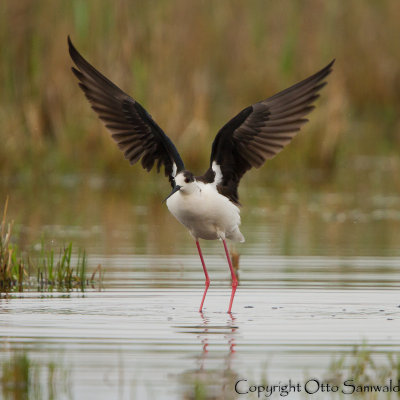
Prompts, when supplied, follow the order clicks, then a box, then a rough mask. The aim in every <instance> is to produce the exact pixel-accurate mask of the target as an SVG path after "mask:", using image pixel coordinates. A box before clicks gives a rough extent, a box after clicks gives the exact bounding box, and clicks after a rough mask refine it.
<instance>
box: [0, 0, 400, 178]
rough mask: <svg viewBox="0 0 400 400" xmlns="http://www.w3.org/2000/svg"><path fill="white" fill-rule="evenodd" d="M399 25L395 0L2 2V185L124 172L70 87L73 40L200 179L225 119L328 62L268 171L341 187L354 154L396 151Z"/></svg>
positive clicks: (399, 119)
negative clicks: (311, 106)
mask: <svg viewBox="0 0 400 400" xmlns="http://www.w3.org/2000/svg"><path fill="white" fill-rule="evenodd" d="M399 16H400V2H398V1H392V0H382V1H379V2H374V1H364V2H357V1H348V2H344V3H343V2H328V1H327V2H321V1H319V0H308V1H289V0H283V1H279V2H275V1H265V0H254V1H251V2H243V1H238V0H235V1H228V0H221V1H218V2H215V1H211V0H206V1H201V2H199V1H186V0H171V1H167V0H162V1H157V2H145V1H142V2H128V1H124V0H117V1H115V2H109V1H108V0H89V1H82V0H71V1H68V2H61V3H60V2H54V1H52V0H42V1H35V0H20V1H17V2H12V1H4V2H1V5H0V27H1V28H0V47H1V49H2V63H1V64H0V81H1V82H2V90H1V91H0V125H1V129H0V140H1V143H2V146H0V168H1V170H2V174H3V176H6V177H9V176H13V175H15V174H27V175H28V176H29V177H30V178H31V179H29V180H30V181H32V180H33V178H35V177H36V178H37V176H38V175H43V174H47V173H48V172H49V171H56V172H58V173H64V172H66V171H68V172H71V171H73V172H82V171H84V172H89V171H97V172H100V173H102V174H109V173H113V172H118V173H122V174H123V173H126V174H127V173H128V171H129V165H128V164H127V163H125V162H124V161H123V157H122V156H121V154H120V153H119V151H118V150H117V148H116V146H114V145H113V143H112V142H111V139H110V138H109V137H108V133H107V132H106V131H105V130H104V129H103V128H102V125H101V123H99V122H98V121H97V118H96V117H95V115H94V113H93V112H92V111H91V110H90V107H89V106H88V104H87V102H86V100H85V99H84V98H83V96H82V93H81V92H80V90H79V89H78V87H77V85H76V81H75V79H74V77H73V76H72V73H71V71H70V66H71V61H70V59H69V56H68V53H67V45H66V36H67V34H70V35H71V36H72V38H73V40H74V42H75V44H76V45H77V47H78V49H79V50H81V51H82V53H83V54H84V55H85V56H86V57H87V58H88V59H89V60H90V61H91V62H93V63H94V64H95V65H96V66H98V68H99V69H100V70H101V71H102V72H104V73H105V74H106V75H107V76H109V77H110V78H112V79H113V80H114V81H115V82H116V83H117V84H118V85H120V86H121V87H122V88H123V89H125V90H126V91H127V92H129V93H131V94H132V95H133V96H134V97H135V98H136V99H137V100H138V101H139V102H141V103H142V104H143V105H144V106H145V107H146V108H148V109H149V110H150V111H151V113H152V114H153V116H154V118H155V119H156V121H157V122H158V123H159V124H160V126H161V127H162V128H163V129H164V130H165V131H166V132H167V133H168V134H169V135H170V136H171V138H172V139H173V140H174V141H175V142H176V143H177V145H178V147H179V149H180V150H182V153H184V155H185V160H186V161H187V164H188V165H187V167H188V168H189V169H191V170H194V171H197V172H202V169H204V167H205V166H206V165H207V162H208V157H209V149H210V146H211V142H212V138H213V137H214V135H215V133H216V132H217V130H218V129H219V128H220V127H221V126H222V125H223V124H224V123H225V122H227V120H228V119H230V118H231V117H233V116H234V115H235V114H236V113H237V112H239V111H240V110H241V109H242V108H244V107H246V106H247V105H249V104H250V103H252V102H254V101H257V100H260V99H262V98H265V97H267V96H269V95H271V94H273V93H275V92H276V91H278V90H280V89H282V88H285V87H286V86H287V85H290V84H291V83H294V82H295V81H297V80H299V79H301V78H304V77H306V76H308V75H309V74H310V73H312V72H314V71H315V70H317V69H318V68H320V67H322V66H323V65H325V64H326V63H327V62H329V61H330V60H331V59H332V58H334V57H336V59H337V62H336V64H335V68H334V73H333V74H332V76H330V77H329V85H328V86H327V88H326V89H324V91H323V96H322V99H321V101H319V102H318V111H317V112H314V113H313V115H312V116H311V123H310V124H309V125H308V126H307V128H306V131H307V132H306V133H304V135H303V134H302V137H301V139H300V138H298V139H296V145H295V146H290V147H289V148H288V149H286V150H285V156H284V157H280V156H278V157H277V159H276V160H273V161H272V162H271V164H272V165H273V169H274V170H276V171H278V172H279V173H280V174H281V175H282V174H284V173H285V172H287V171H288V170H289V171H291V170H300V171H304V170H309V169H314V170H318V171H322V173H319V175H318V174H314V175H315V176H321V180H322V181H324V180H330V181H333V182H335V181H336V180H340V179H346V178H347V177H348V176H349V174H348V171H349V169H352V168H353V167H354V162H355V161H354V158H355V156H356V155H359V154H363V155H369V156H372V155H374V156H376V155H388V156H395V155H396V154H397V153H398V150H399V146H400V136H399V126H400V116H399V113H398V112H397V110H399V109H400V95H399V93H400V91H399V78H398V68H397V66H398V65H399V64H400V51H399V46H398V37H399V33H400V30H399V24H398V20H399ZM194 139H195V140H196V142H197V145H196V146H193V145H192V144H193V140H194ZM392 168H393V171H395V170H396V169H397V168H398V163H394V165H393V167H392ZM262 175H263V176H269V175H268V172H267V169H263V170H262ZM304 175H307V174H305V173H304V174H303V175H302V174H301V173H300V174H299V176H300V178H301V179H302V180H303V182H304V181H306V180H307V179H306V178H304ZM139 176H140V175H139ZM314 181H315V180H314ZM314 181H313V182H311V184H313V183H314ZM396 182H397V183H398V181H396Z"/></svg>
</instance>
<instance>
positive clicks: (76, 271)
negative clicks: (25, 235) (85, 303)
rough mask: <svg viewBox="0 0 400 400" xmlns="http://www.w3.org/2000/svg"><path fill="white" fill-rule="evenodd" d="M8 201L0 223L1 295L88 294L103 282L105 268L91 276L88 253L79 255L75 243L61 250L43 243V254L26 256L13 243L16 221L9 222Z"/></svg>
mask: <svg viewBox="0 0 400 400" xmlns="http://www.w3.org/2000/svg"><path fill="white" fill-rule="evenodd" d="M7 207H8V199H7V200H6V202H5V206H4V211H3V218H2V220H1V224H0V292H5V293H8V292H23V291H24V290H37V291H41V292H45V291H50V292H51V291H53V290H56V291H70V290H80V291H82V292H83V291H85V289H86V287H87V286H88V285H90V284H91V285H94V284H95V283H97V281H96V280H95V278H96V274H98V278H99V279H98V280H99V282H100V283H101V267H100V266H98V267H97V269H95V271H94V272H93V274H92V275H91V276H90V277H89V276H88V274H87V257H86V253H85V251H84V250H83V251H81V250H78V252H77V255H75V253H76V252H75V251H74V249H73V246H72V243H69V244H68V245H67V246H65V247H63V248H60V249H58V250H54V249H49V250H46V249H45V246H44V243H43V241H42V246H41V250H40V252H39V254H25V253H24V252H22V251H20V249H19V248H18V246H17V245H15V244H14V243H13V222H7Z"/></svg>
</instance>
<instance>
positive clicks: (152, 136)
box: [68, 37, 185, 187]
mask: <svg viewBox="0 0 400 400" xmlns="http://www.w3.org/2000/svg"><path fill="white" fill-rule="evenodd" d="M68 46H69V54H70V56H71V58H72V60H73V61H74V63H75V65H76V67H77V68H72V71H73V72H74V74H75V75H76V77H77V78H78V79H79V86H80V87H81V89H82V90H83V92H84V94H85V96H86V98H87V99H88V100H89V102H90V104H91V106H92V108H93V110H94V111H96V113H97V115H98V116H99V118H100V119H101V120H102V121H103V122H104V124H105V126H106V128H107V129H108V130H109V131H110V132H111V136H112V138H113V139H114V140H115V142H117V144H118V147H119V148H120V150H122V152H123V153H124V155H125V158H126V159H128V161H129V162H130V163H131V164H134V163H136V162H137V161H138V160H139V159H141V163H142V166H143V168H145V169H146V170H147V171H150V170H151V169H152V168H153V166H154V163H155V162H157V171H158V172H159V171H160V167H161V165H163V166H164V168H165V175H166V176H168V177H169V180H170V182H171V185H172V186H173V187H174V186H175V181H174V177H175V176H176V173H177V172H179V171H182V170H184V169H185V168H184V164H183V161H182V159H181V157H180V155H179V153H178V151H177V149H176V147H175V146H174V144H173V143H172V141H171V140H170V139H169V137H168V136H167V135H166V134H165V133H164V132H163V131H162V129H161V128H160V127H159V126H158V125H157V124H156V123H155V121H154V120H153V119H152V118H151V116H150V115H149V114H148V113H147V111H146V110H145V109H144V108H143V107H142V106H141V105H140V104H139V103H138V102H137V101H136V100H134V99H133V98H132V97H130V96H128V95H127V94H126V93H125V92H123V91H122V90H121V89H120V88H118V87H117V86H116V85H114V84H113V83H112V82H111V81H110V80H108V79H107V78H106V77H105V76H103V75H102V74H101V73H100V72H99V71H97V70H96V69H95V68H94V67H93V66H92V65H90V64H89V63H88V62H87V61H86V60H85V59H84V58H83V57H82V56H81V55H80V54H79V52H78V51H77V50H76V48H75V47H74V45H73V44H72V42H71V39H70V38H69V37H68Z"/></svg>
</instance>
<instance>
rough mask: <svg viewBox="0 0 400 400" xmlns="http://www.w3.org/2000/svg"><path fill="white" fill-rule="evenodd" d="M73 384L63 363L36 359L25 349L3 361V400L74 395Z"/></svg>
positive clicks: (0, 380)
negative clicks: (71, 389)
mask: <svg viewBox="0 0 400 400" xmlns="http://www.w3.org/2000/svg"><path fill="white" fill-rule="evenodd" d="M45 377H46V378H47V379H46V378H45ZM70 385H71V382H70V377H69V372H68V371H67V370H66V369H65V368H64V367H63V366H60V365H58V364H57V363H55V362H53V361H48V362H37V361H33V360H32V359H31V357H29V356H28V354H27V353H26V352H24V351H17V352H15V353H13V354H11V356H10V357H9V358H8V359H5V360H3V361H2V362H1V368H0V386H1V389H0V394H1V396H0V397H1V398H2V399H4V400H25V399H27V400H28V399H29V400H36V399H37V400H43V399H48V400H55V399H60V398H72V397H71V393H70Z"/></svg>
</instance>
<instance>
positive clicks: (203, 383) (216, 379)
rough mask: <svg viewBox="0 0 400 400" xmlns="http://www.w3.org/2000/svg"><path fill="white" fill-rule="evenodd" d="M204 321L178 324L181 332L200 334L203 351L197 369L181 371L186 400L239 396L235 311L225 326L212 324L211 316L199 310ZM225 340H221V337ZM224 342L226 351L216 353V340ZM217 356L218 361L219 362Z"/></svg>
mask: <svg viewBox="0 0 400 400" xmlns="http://www.w3.org/2000/svg"><path fill="white" fill-rule="evenodd" d="M199 314H200V317H201V319H202V324H199V325H194V326H176V327H175V328H177V332H178V333H190V334H193V335H195V336H196V339H197V340H198V341H199V344H200V349H201V350H200V352H199V354H198V355H197V356H195V360H196V368H195V369H189V370H185V371H183V372H182V373H181V374H180V378H179V380H180V382H181V385H182V391H183V397H182V398H183V399H185V400H186V399H199V398H203V399H225V398H226V399H232V398H235V396H236V393H235V391H234V387H235V383H236V382H237V380H238V379H239V373H238V372H237V371H235V370H234V369H233V368H232V362H233V358H234V353H235V345H236V344H235V336H236V331H237V330H238V326H237V325H236V324H235V320H236V318H235V317H234V316H233V314H228V315H229V318H228V320H227V323H226V324H224V325H210V318H208V317H207V316H206V314H204V313H199ZM221 336H222V338H223V340H222V341H221V339H220V337H221ZM216 338H217V341H218V342H219V343H220V345H221V342H222V344H223V345H224V347H225V350H220V351H219V352H218V354H217V355H216V354H214V352H213V341H214V340H215V339H216ZM216 359H217V360H218V363H216V362H215V361H216Z"/></svg>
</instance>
